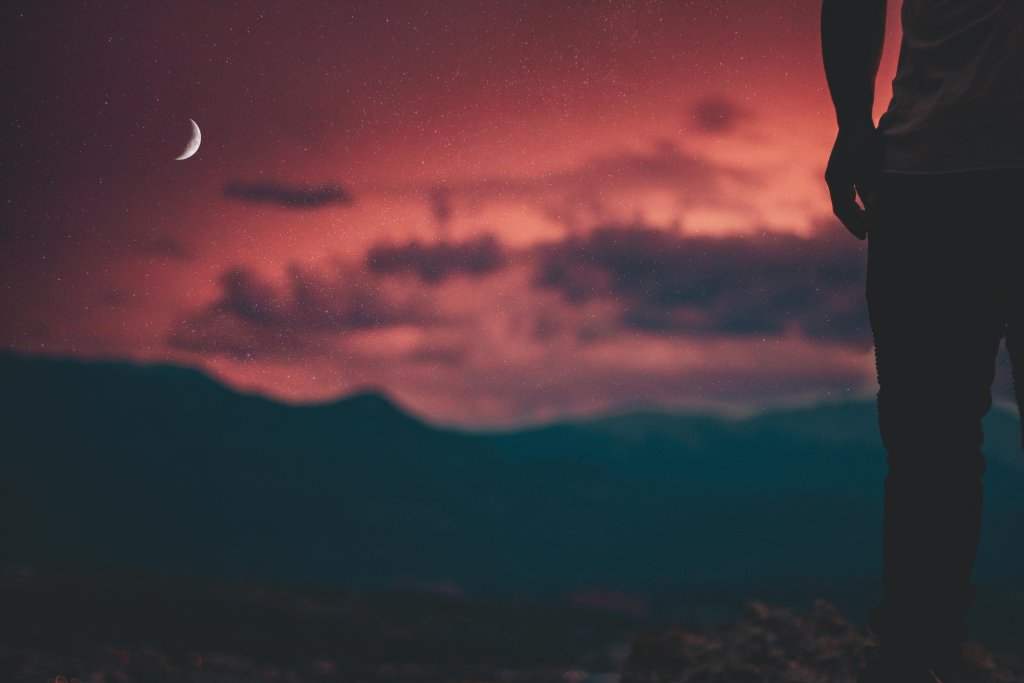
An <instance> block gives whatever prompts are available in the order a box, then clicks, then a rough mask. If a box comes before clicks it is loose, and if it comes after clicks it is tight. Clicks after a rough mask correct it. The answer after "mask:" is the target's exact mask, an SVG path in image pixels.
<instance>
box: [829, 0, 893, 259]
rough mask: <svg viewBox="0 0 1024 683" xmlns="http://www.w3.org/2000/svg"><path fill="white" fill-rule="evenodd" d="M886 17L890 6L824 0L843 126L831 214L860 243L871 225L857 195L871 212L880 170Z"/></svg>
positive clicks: (832, 164) (832, 167)
mask: <svg viewBox="0 0 1024 683" xmlns="http://www.w3.org/2000/svg"><path fill="white" fill-rule="evenodd" d="M885 15H886V0H823V2H822V5H821V54H822V58H823V61H824V63H825V80H826V81H827V82H828V89H829V93H830V94H831V96H832V104H833V105H834V106H835V110H836V122H837V123H838V125H839V133H838V135H837V136H836V141H835V144H834V145H833V147H832V153H831V155H830V156H829V161H828V167H827V168H826V170H825V182H826V183H827V184H828V189H829V194H830V195H831V199H832V211H833V212H834V213H835V214H836V216H837V217H838V218H839V220H840V221H842V223H843V225H845V226H846V228H847V230H849V231H850V232H851V233H853V234H854V235H855V236H856V237H857V238H858V239H864V237H865V235H866V234H867V225H866V222H865V216H864V211H863V210H861V208H860V207H859V206H857V202H856V195H857V193H858V192H859V193H860V196H861V201H863V202H865V207H867V206H868V203H870V202H871V200H872V199H873V192H874V184H873V183H874V182H875V173H876V172H877V171H878V170H879V168H880V166H881V142H880V140H879V138H878V134H877V130H876V129H875V124H874V119H873V118H872V114H871V110H872V107H873V106H874V101H875V78H876V76H877V75H878V65H879V63H880V62H881V59H882V46H883V44H884V42H885Z"/></svg>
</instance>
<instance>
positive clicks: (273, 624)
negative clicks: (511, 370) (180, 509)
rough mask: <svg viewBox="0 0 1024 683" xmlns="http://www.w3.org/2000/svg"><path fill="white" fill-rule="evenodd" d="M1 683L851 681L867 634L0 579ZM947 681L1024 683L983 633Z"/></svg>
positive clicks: (73, 579)
mask: <svg viewBox="0 0 1024 683" xmlns="http://www.w3.org/2000/svg"><path fill="white" fill-rule="evenodd" d="M0 578H2V580H0V683H10V682H13V683H30V682H31V683H134V682H139V683H172V682H174V683H178V682H188V683H215V682H216V683H236V682H237V683H241V682H242V681H245V682H246V683H254V682H257V681H273V682H284V683H314V682H316V683H329V682H334V681H339V682H341V681H344V682H345V683H359V682H363V683H379V682H383V681H395V682H398V683H427V682H430V683H549V682H550V683H747V682H750V683H755V682H757V683H812V682H815V683H817V682H821V683H825V682H828V683H846V682H852V681H853V680H854V679H855V677H856V674H857V671H858V670H859V668H860V667H861V665H862V657H863V651H864V647H865V646H866V645H868V644H869V643H871V642H872V640H871V637H870V634H869V633H868V632H866V631H865V630H864V629H863V628H861V627H859V626H857V625H856V624H854V623H853V622H851V621H850V620H848V619H847V618H845V617H844V616H843V615H842V614H841V613H840V612H839V610H837V609H836V608H835V607H834V606H832V605H831V604H830V603H828V602H825V601H822V600H818V601H815V602H814V603H813V604H812V605H810V607H809V608H808V609H807V610H805V611H795V610H791V609H785V608H781V607H774V606H769V605H767V604H765V603H763V602H759V601H750V602H747V603H746V606H745V608H744V610H743V612H742V614H738V613H734V614H735V618H730V619H719V620H717V621H716V622H713V625H708V624H707V622H692V623H687V624H686V625H685V626H680V623H682V622H679V621H678V620H675V621H674V622H672V623H670V622H666V621H665V620H659V619H654V618H652V617H651V615H643V614H637V613H629V612H628V611H626V612H622V611H620V612H619V613H614V611H612V612H609V611H608V609H607V606H605V608H603V609H595V608H593V607H580V606H578V605H576V606H572V605H553V604H541V603H534V602H530V601H487V600H480V599H470V598H467V597H465V596H459V595H444V594H433V595H431V594H422V593H415V592H389V593H381V594H376V595H363V594H348V593H339V592H325V591H316V590H312V589H305V590H300V589H294V588H293V589H283V588H280V587H268V586H265V585H260V584H252V583H239V582H234V583H217V582H209V581H205V580H203V581H194V582H193V581H183V580H171V579H168V578H166V577H154V576H136V577H130V576H119V577H112V576H110V575H106V574H101V575H96V576H92V577H83V576H82V575H80V574H53V573H49V574H47V573H41V572H33V571H18V572H7V573H3V574H2V576H0ZM965 653H966V657H965V664H964V666H963V669H962V671H960V672H959V675H958V677H957V678H956V679H954V681H951V682H949V683H1005V682H1009V681H1024V662H1022V661H1021V660H1020V659H1019V658H1018V657H1016V656H1011V655H1003V654H994V653H990V652H988V651H986V650H985V649H983V648H981V647H980V646H977V645H973V644H972V645H970V646H969V647H968V648H966V650H965Z"/></svg>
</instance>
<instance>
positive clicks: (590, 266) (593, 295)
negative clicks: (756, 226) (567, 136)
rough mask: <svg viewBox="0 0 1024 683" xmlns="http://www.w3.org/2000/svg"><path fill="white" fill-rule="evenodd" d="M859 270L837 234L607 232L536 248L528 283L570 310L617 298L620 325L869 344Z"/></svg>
mask: <svg viewBox="0 0 1024 683" xmlns="http://www.w3.org/2000/svg"><path fill="white" fill-rule="evenodd" d="M863 272H864V251H863V249H862V248H861V247H859V246H858V244H853V240H850V239H844V234H843V233H842V231H841V229H839V228H834V229H833V230H827V231H824V230H823V231H819V232H818V233H817V234H816V235H815V236H814V237H811V238H805V237H800V236H797V235H793V234H787V233H779V232H765V233H763V234H762V235H758V236H730V237H705V236H695V235H685V234H674V233H670V232H667V231H664V230H659V229H654V228H649V227H644V226H639V225H633V226H619V225H606V226H601V227H598V228H597V229H595V230H593V231H592V232H590V233H589V234H588V235H586V236H574V237H569V238H567V239H565V240H563V241H561V242H558V243H555V244H549V245H545V246H542V247H538V248H537V254H536V270H535V272H534V276H533V284H534V286H536V287H539V288H546V289H554V290H557V291H559V292H560V293H561V294H562V296H563V298H564V299H565V300H566V301H567V302H569V303H570V304H582V303H585V302H587V301H590V300H594V299H605V300H613V301H617V302H618V303H620V304H621V313H620V317H619V322H620V324H621V325H622V326H624V327H626V328H632V329H643V330H648V331H657V332H665V333H667V334H668V333H673V332H688V333H698V334H707V335H718V334H727V335H774V334H779V333H782V332H785V331H786V330H787V329H788V328H790V327H792V326H796V327H797V328H799V329H800V330H801V331H802V332H803V333H804V334H805V335H806V336H808V337H810V338H813V339H822V340H829V341H838V342H847V343H850V344H855V345H859V346H864V347H868V346H870V344H871V335H870V328H869V327H868V322H867V310H866V306H865V303H864V294H863V291H864V290H863Z"/></svg>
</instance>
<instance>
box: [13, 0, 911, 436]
mask: <svg viewBox="0 0 1024 683" xmlns="http://www.w3.org/2000/svg"><path fill="white" fill-rule="evenodd" d="M890 5H891V7H890V21H889V27H890V30H889V37H888V40H887V44H886V53H885V57H884V59H883V64H882V71H881V74H880V76H879V81H878V82H879V86H878V92H877V98H876V106H875V113H876V116H877V115H878V114H880V113H881V112H882V111H884V109H885V106H886V104H887V102H888V99H889V96H890V93H891V90H890V88H889V84H890V81H891V79H892V75H893V73H894V70H895V57H896V48H897V46H898V38H899V23H898V12H899V3H898V2H895V3H892V2H891V3H890ZM3 12H4V16H3V18H2V19H3V24H4V28H3V29H2V40H3V53H4V59H3V62H4V66H3V69H4V82H5V83H6V86H7V87H6V88H5V89H6V91H7V93H6V95H5V98H4V99H5V104H4V107H3V111H4V117H5V125H6V130H5V134H4V136H3V139H2V140H3V141H2V145H3V149H2V150H0V151H2V159H0V163H2V165H3V171H4V173H3V175H4V186H5V192H4V201H3V204H2V209H0V210H2V224H0V266H2V269H3V271H2V272H3V280H2V284H3V287H2V289H0V316H2V321H3V322H2V327H0V345H2V346H3V348H6V349H10V350H15V351H18V352H21V353H25V354H43V355H71V356H75V357H81V358H100V357H102V358H119V359H130V360H138V361H143V360H144V361H156V360H160V361H169V362H174V363H179V364H183V365H188V366H194V367H199V368H202V369H204V370H206V371H207V372H208V373H210V374H211V375H213V376H214V377H216V378H218V379H219V380H221V381H223V382H225V383H226V384H228V385H230V386H232V387H235V388H237V389H239V390H242V391H255V392H259V393H262V394H266V395H269V396H273V397H276V398H279V399H281V400H285V401H291V402H307V401H324V400H330V399H335V398H338V397H340V396H342V395H344V394H346V393H349V392H352V391H354V390H358V389H362V388H367V387H376V388H380V389H382V390H385V391H386V392H388V394H389V395H390V396H392V397H393V398H394V399H395V400H396V401H397V402H398V403H399V404H401V405H402V406H404V407H406V408H407V409H409V410H411V411H413V412H415V413H417V414H419V415H421V416H422V417H425V418H427V419H430V420H433V421H435V422H439V423H448V424H453V425H466V426H489V425H511V424H520V423H531V422H537V421H543V420H548V419H555V418H559V417H566V416H570V415H579V414H588V413H593V412H601V411H605V410H611V409H616V408H621V407H623V406H628V405H634V404H650V405H659V406H665V407H677V408H698V407H709V406H710V407H714V406H726V407H742V406H749V405H756V404H764V403H773V402H779V401H791V400H802V399H806V398H814V397H832V398H841V397H844V396H865V395H870V394H873V392H874V390H875V384H874V381H875V380H874V360H873V355H872V349H871V335H870V330H869V328H868V324H867V313H866V309H865V307H864V302H863V272H862V271H863V266H864V263H865V258H866V255H865V248H864V244H863V243H861V242H859V241H857V240H856V239H854V238H853V237H852V236H850V235H849V234H848V233H847V232H846V231H845V230H844V229H843V228H842V226H840V225H839V223H838V222H837V221H836V220H834V218H833V217H832V215H831V211H830V208H829V202H828V198H827V194H826V188H825V185H824V182H823V173H824V166H825V162H826V159H827V156H828V151H829V149H830V147H831V142H832V140H833V137H834V135H835V119H834V115H833V112H832V107H831V102H830V100H829V96H828V91H827V89H826V85H825V80H824V72H823V69H822V66H821V57H820V43H819V34H818V17H819V4H818V3H817V2H808V1H807V0H714V1H703V0H702V1H689V2H688V1H680V0H674V1H672V2H668V1H663V2H641V1H639V0H633V1H631V2H621V1H615V2H573V3H558V2H551V1H550V0H538V1H536V2H515V1H512V0H500V1H499V0H494V1H487V2H429V3H428V2H422V3H420V2H407V1H405V0H402V1H396V2H379V1H375V2H340V1H331V2H301V3H287V2H275V3H270V2H256V1H246V2H205V1H204V2H174V3H116V2H66V3H58V2H53V3H21V6H20V7H16V8H7V9H5V10H3ZM189 118H192V119H195V121H196V122H197V123H198V124H199V126H200V128H201V129H202V133H203V142H202V145H201V147H200V149H199V151H198V153H197V154H196V155H195V156H194V157H192V158H191V159H188V160H184V161H175V160H174V157H175V156H176V155H178V154H179V153H180V152H181V151H182V149H183V148H184V147H185V144H186V142H187V140H188V137H189V126H190V124H189Z"/></svg>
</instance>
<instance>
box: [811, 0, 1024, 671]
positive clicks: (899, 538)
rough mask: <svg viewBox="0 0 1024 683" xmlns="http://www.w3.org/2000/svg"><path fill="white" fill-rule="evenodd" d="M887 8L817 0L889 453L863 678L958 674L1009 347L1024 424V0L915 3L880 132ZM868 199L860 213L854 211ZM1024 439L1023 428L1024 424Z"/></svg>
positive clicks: (841, 178)
mask: <svg viewBox="0 0 1024 683" xmlns="http://www.w3.org/2000/svg"><path fill="white" fill-rule="evenodd" d="M886 14H887V7H886V0H823V3H822V9H821V47H822V58H823V62H824V68H825V76H826V81H827V84H828V88H829V92H830V94H831V97H832V102H833V104H834V106H835V112H836V120H837V123H838V133H837V135H836V138H835V143H834V145H833V148H832V151H831V154H830V155H829V159H828V164H827V167H826V171H825V183H826V185H827V188H828V192H829V195H830V198H831V201H832V210H833V212H834V213H835V215H836V217H837V218H839V220H840V221H841V222H842V224H843V225H844V226H845V227H846V229H847V230H848V231H849V232H850V233H851V234H853V235H854V236H855V237H857V238H858V239H861V240H865V239H866V240H867V252H868V253H867V269H866V278H865V285H866V286H865V290H866V291H865V298H866V302H867V308H868V318H869V321H870V326H871V332H872V336H873V339H874V356H875V366H876V374H877V379H878V393H877V401H876V405H877V411H878V429H879V432H880V435H881V438H882V442H883V445H884V446H885V451H886V461H887V465H888V472H887V474H886V477H885V481H884V504H883V529H882V559H883V562H882V597H881V600H880V601H879V602H877V603H875V604H873V605H871V606H870V608H869V610H868V624H869V626H870V628H871V630H872V632H873V633H874V634H875V636H876V637H877V640H878V645H877V646H872V647H869V648H868V649H867V651H866V653H865V654H866V659H867V663H866V666H865V667H864V669H863V670H862V672H861V676H860V678H859V681H860V682H861V683H874V682H877V681H900V683H913V682H915V681H924V682H928V683H935V681H943V680H947V681H948V680H949V677H950V676H951V675H952V672H953V671H954V670H955V669H956V668H957V665H958V662H959V661H961V657H962V644H963V643H964V642H965V641H966V640H967V637H968V633H967V614H968V611H969V607H970V605H971V604H972V603H973V600H974V595H975V592H976V586H975V585H974V584H973V583H971V572H972V569H973V566H974V562H975V558H976V554H977V549H978V545H979V540H980V536H981V517H982V494H983V474H984V471H985V456H984V454H983V453H982V443H983V441H984V432H983V429H982V417H983V416H984V415H985V414H986V413H987V412H988V411H989V409H990V408H991V406H992V394H991V388H992V382H993V380H994V377H995V361H996V356H997V353H998V349H999V344H1000V342H1001V341H1002V340H1003V339H1004V338H1005V343H1006V348H1007V351H1008V352H1009V354H1010V358H1011V366H1012V372H1013V381H1014V391H1015V396H1016V401H1017V409H1018V412H1019V413H1020V414H1021V417H1022V420H1024V410H1022V403H1024V400H1022V389H1024V378H1022V371H1024V248H1022V245H1024V218H1022V215H1021V212H1020V203H1019V199H1018V195H1019V194H1020V193H1021V191H1022V189H1024V126H1022V124H1024V1H1021V0H969V1H968V0H904V2H903V6H902V8H901V11H900V17H901V22H902V28H903V36H902V40H901V43H900V51H899V57H898V60H897V67H896V75H895V78H894V79H893V81H892V89H893V92H892V98H891V100H890V102H889V104H888V108H887V109H886V110H885V112H884V113H883V114H882V115H881V117H880V118H879V121H878V125H877V126H875V125H874V122H873V118H872V107H873V103H874V87H875V79H876V76H877V72H878V67H879V63H880V59H881V52H882V46H883V42H884V35H885V23H886ZM857 197H859V198H860V201H861V205H860V206H859V205H858V204H857ZM1021 445H1022V447H1024V428H1022V432H1021Z"/></svg>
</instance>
